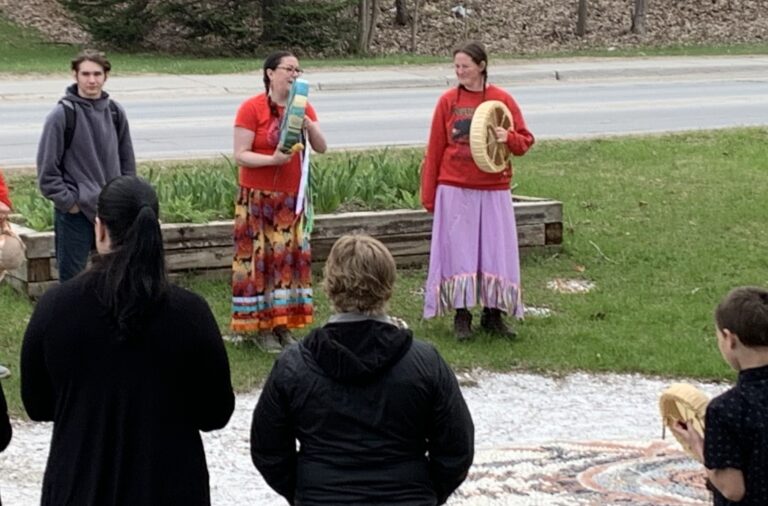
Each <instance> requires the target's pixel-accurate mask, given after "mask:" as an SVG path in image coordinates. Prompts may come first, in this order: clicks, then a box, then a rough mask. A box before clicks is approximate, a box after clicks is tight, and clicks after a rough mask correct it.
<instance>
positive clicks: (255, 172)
mask: <svg viewBox="0 0 768 506" xmlns="http://www.w3.org/2000/svg"><path fill="white" fill-rule="evenodd" d="M277 109H278V112H279V114H280V117H275V116H272V114H271V112H270V110H269V103H268V101H267V94H266V93H262V94H260V95H256V96H255V97H251V98H249V99H248V100H246V101H245V102H243V103H242V104H241V105H240V108H239V109H238V110H237V117H236V118H235V126H236V127H241V128H247V129H248V130H250V131H252V132H254V133H255V134H256V135H255V136H254V137H253V145H252V147H251V149H252V151H253V152H254V153H261V154H264V155H271V154H272V153H274V152H275V149H277V144H278V142H279V141H280V119H281V118H282V116H283V112H284V110H285V107H283V106H277ZM305 114H306V115H307V117H309V119H311V120H312V121H317V114H316V113H315V109H314V108H313V107H312V106H311V105H310V104H309V103H307V107H306V109H305ZM300 179H301V157H300V156H299V154H298V153H296V154H295V155H293V158H291V161H290V162H288V163H286V164H285V165H269V166H265V167H242V166H241V167H239V181H240V186H244V187H246V188H252V189H257V190H262V191H269V192H284V193H291V194H294V195H295V194H296V193H297V192H298V191H299V181H300Z"/></svg>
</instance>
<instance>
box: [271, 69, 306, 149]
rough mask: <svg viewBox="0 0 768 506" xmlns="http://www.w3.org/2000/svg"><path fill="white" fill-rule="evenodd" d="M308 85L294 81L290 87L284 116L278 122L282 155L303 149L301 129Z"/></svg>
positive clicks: (304, 82) (297, 80) (302, 80)
mask: <svg viewBox="0 0 768 506" xmlns="http://www.w3.org/2000/svg"><path fill="white" fill-rule="evenodd" d="M308 95H309V83H308V82H307V81H305V80H304V79H296V80H295V81H293V85H292V86H291V93H290V95H288V102H287V103H286V105H285V114H284V115H283V120H282V121H281V122H280V142H279V143H278V147H279V148H280V151H282V152H283V153H291V152H294V153H295V152H297V151H301V150H302V149H304V145H303V144H302V142H301V141H302V138H301V135H302V132H301V130H302V127H303V126H304V110H305V109H306V107H307V96H308Z"/></svg>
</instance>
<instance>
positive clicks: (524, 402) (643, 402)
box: [0, 372, 727, 506]
mask: <svg viewBox="0 0 768 506" xmlns="http://www.w3.org/2000/svg"><path fill="white" fill-rule="evenodd" d="M472 380H473V381H472V382H471V383H475V382H476V385H475V386H464V387H463V391H464V395H465V397H466V399H467V403H468V404H469V407H470V410H471V412H472V416H473V418H474V421H475V427H476V433H475V440H476V446H477V455H476V458H475V464H474V465H473V468H472V471H471V473H470V477H469V479H468V480H467V482H466V483H465V484H464V485H462V487H461V488H460V489H459V491H458V492H457V493H456V494H455V495H454V497H452V499H451V500H450V501H449V504H450V505H497V504H498V505H516V504H521V505H526V504H527V505H532V504H535V505H577V504H613V503H617V504H623V505H656V504H665V505H672V504H681V505H682V504H687V505H703V504H705V501H706V499H707V495H706V492H705V491H704V489H703V488H702V487H701V483H700V480H699V479H698V477H699V476H700V470H699V468H698V465H697V464H696V463H695V462H692V461H691V460H690V459H688V458H686V457H685V456H684V455H683V454H682V453H681V452H679V451H678V450H677V447H676V444H675V443H674V440H672V439H671V438H670V439H667V440H665V441H661V440H660V439H659V438H660V436H661V422H660V419H659V415H658V407H657V406H658V395H659V393H660V392H661V390H663V389H664V388H665V387H666V386H667V385H668V384H669V383H670V382H669V381H667V380H659V379H652V378H645V377H642V376H634V375H599V376H595V375H589V374H572V375H568V376H564V377H562V378H553V377H547V376H539V375H534V374H492V373H487V372H477V373H473V374H472ZM694 384H696V385H697V386H698V387H699V388H701V389H702V390H703V391H705V392H706V393H708V394H709V395H710V396H711V395H716V394H717V393H719V392H721V391H723V390H724V389H725V388H727V385H713V384H701V383H694ZM258 395H259V392H258V391H257V392H252V393H249V394H244V395H239V396H238V398H237V407H236V409H235V413H234V415H233V416H232V420H231V421H230V423H229V425H228V426H227V427H226V428H225V429H224V430H221V431H217V432H214V433H212V434H206V435H204V441H205V447H206V454H207V458H208V467H209V471H210V475H211V479H210V481H211V491H212V502H213V504H214V505H218V506H225V505H226V506H228V505H240V504H266V505H272V504H275V505H280V504H285V502H284V501H282V500H281V499H280V498H279V496H277V495H275V494H274V493H273V492H272V491H271V490H270V489H269V488H268V487H267V486H266V485H265V484H264V482H263V480H262V479H261V477H260V475H259V474H258V473H257V472H256V470H255V468H254V467H253V465H252V464H251V461H250V454H249V445H248V438H249V429H250V418H251V412H252V410H253V407H254V405H255V403H256V400H257V398H258ZM14 430H15V432H14V438H13V441H12V442H11V445H10V446H9V447H8V449H7V450H6V451H5V452H4V453H2V454H0V491H1V492H2V494H1V495H2V498H3V500H4V501H5V504H7V505H10V506H28V505H29V506H32V505H35V504H39V491H40V484H41V479H42V473H43V469H44V466H45V459H46V456H47V453H48V444H49V440H50V424H40V423H22V422H17V423H15V424H14Z"/></svg>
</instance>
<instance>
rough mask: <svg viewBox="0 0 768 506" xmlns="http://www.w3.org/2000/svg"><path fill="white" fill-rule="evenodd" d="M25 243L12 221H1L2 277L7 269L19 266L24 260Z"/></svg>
mask: <svg viewBox="0 0 768 506" xmlns="http://www.w3.org/2000/svg"><path fill="white" fill-rule="evenodd" d="M25 249H26V248H25V246H24V243H23V242H22V241H21V239H19V236H17V235H16V234H15V233H14V232H13V230H11V226H10V223H4V222H0V279H3V277H4V276H5V272H6V271H12V270H13V269H16V268H18V267H19V266H20V265H21V263H22V262H23V261H24V250H25Z"/></svg>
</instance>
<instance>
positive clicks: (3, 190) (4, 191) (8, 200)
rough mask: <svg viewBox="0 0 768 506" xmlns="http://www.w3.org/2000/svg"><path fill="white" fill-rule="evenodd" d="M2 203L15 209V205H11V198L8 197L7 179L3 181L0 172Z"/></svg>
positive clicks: (0, 196) (0, 199)
mask: <svg viewBox="0 0 768 506" xmlns="http://www.w3.org/2000/svg"><path fill="white" fill-rule="evenodd" d="M0 202H2V203H3V204H5V205H6V206H8V207H10V208H13V204H12V203H11V197H10V196H9V195H8V186H6V184H5V179H3V173H2V172H0Z"/></svg>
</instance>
